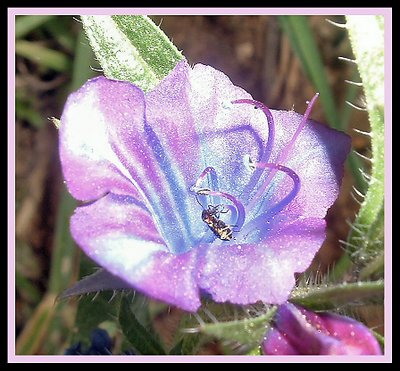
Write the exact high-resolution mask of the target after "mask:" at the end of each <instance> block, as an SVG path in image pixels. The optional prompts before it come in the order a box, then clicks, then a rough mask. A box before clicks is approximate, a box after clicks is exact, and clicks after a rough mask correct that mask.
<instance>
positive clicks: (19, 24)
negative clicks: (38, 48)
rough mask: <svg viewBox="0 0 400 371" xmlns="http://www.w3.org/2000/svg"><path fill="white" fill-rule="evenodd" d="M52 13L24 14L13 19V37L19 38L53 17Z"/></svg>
mask: <svg viewBox="0 0 400 371" xmlns="http://www.w3.org/2000/svg"><path fill="white" fill-rule="evenodd" d="M54 17H55V16H54V15H24V16H18V17H16V19H15V38H16V39H21V38H23V37H24V36H26V35H27V34H28V33H29V32H31V31H33V30H35V29H37V28H39V27H40V26H42V25H43V24H45V23H46V22H48V21H50V20H51V19H52V18H54Z"/></svg>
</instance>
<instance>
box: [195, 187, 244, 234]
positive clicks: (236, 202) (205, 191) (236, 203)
mask: <svg viewBox="0 0 400 371" xmlns="http://www.w3.org/2000/svg"><path fill="white" fill-rule="evenodd" d="M197 194H199V195H207V196H218V197H223V198H226V199H227V200H229V201H231V202H232V203H233V205H234V206H235V207H236V210H237V219H236V223H235V226H236V227H237V228H238V229H239V230H240V229H241V228H242V226H243V224H244V220H245V218H246V211H245V209H244V206H243V204H242V203H241V202H240V201H239V200H238V199H236V198H235V197H234V196H232V195H230V194H229V193H225V192H220V191H212V190H211V189H207V188H203V189H199V190H197ZM225 206H227V205H225Z"/></svg>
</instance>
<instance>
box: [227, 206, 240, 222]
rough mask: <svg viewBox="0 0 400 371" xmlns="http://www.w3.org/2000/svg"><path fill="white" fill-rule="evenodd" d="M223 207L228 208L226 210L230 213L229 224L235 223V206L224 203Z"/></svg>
mask: <svg viewBox="0 0 400 371" xmlns="http://www.w3.org/2000/svg"><path fill="white" fill-rule="evenodd" d="M224 208H225V209H228V211H229V213H230V217H229V219H230V221H229V224H230V225H235V223H236V221H237V219H238V211H237V209H236V207H235V206H233V205H224Z"/></svg>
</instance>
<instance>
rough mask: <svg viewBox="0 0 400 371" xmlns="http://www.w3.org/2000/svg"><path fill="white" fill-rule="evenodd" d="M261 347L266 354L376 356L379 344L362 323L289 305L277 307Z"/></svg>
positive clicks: (379, 349)
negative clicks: (272, 322)
mask: <svg viewBox="0 0 400 371" xmlns="http://www.w3.org/2000/svg"><path fill="white" fill-rule="evenodd" d="M274 322H275V323H274V326H273V327H271V328H270V329H269V330H268V332H267V334H266V336H265V338H264V341H263V344H262V348H263V351H264V354H267V355H296V354H297V355H339V354H341V355H368V354H369V355H379V354H382V351H381V348H380V346H379V344H378V341H377V340H376V338H375V337H374V336H373V334H372V333H371V331H370V330H369V329H368V328H367V327H366V326H365V325H363V324H362V323H360V322H358V321H356V320H354V319H352V318H349V317H344V316H339V315H337V314H331V313H314V312H311V311H309V310H307V309H304V308H301V307H298V306H296V305H294V304H291V303H286V304H283V305H281V306H279V308H278V311H277V313H276V316H275V320H274Z"/></svg>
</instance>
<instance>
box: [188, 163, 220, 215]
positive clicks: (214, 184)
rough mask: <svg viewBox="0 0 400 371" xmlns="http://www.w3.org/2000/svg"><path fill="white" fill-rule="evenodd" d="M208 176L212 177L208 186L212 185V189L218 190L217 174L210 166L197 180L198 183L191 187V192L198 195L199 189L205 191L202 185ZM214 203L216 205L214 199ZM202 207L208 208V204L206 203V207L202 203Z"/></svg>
mask: <svg viewBox="0 0 400 371" xmlns="http://www.w3.org/2000/svg"><path fill="white" fill-rule="evenodd" d="M207 175H209V176H210V178H209V181H208V184H211V189H215V190H218V178H217V172H216V171H215V169H214V168H213V167H212V166H208V167H206V168H205V169H204V170H203V171H202V172H201V174H200V176H199V177H198V178H197V180H196V183H195V184H194V185H193V186H192V187H190V191H191V192H193V193H196V194H197V190H198V189H204V187H202V186H201V184H202V183H203V182H204V179H205V178H206V176H207ZM212 203H215V200H214V199H212ZM201 205H202V206H203V208H205V207H206V206H207V204H206V203H204V205H203V203H202V204H201Z"/></svg>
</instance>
